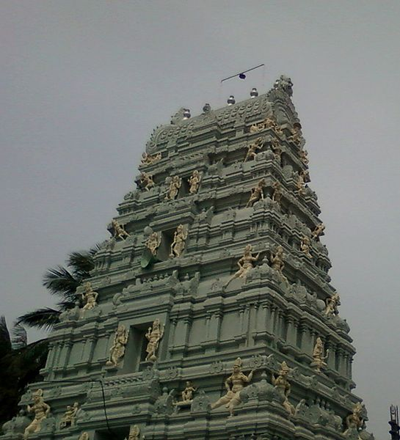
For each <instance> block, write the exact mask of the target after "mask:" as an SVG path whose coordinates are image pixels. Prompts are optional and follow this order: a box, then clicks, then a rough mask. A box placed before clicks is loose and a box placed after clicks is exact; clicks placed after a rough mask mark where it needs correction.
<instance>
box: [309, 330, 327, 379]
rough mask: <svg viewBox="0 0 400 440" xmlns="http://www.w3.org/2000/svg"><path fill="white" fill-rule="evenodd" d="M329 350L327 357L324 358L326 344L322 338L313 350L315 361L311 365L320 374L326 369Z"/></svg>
mask: <svg viewBox="0 0 400 440" xmlns="http://www.w3.org/2000/svg"><path fill="white" fill-rule="evenodd" d="M328 356H329V350H327V351H326V355H325V356H324V343H323V342H322V339H321V338H320V337H318V338H317V340H316V341H315V346H314V350H313V361H312V363H311V367H314V368H315V371H317V372H318V373H320V372H321V369H322V368H326V367H327V364H326V362H325V361H326V359H328Z"/></svg>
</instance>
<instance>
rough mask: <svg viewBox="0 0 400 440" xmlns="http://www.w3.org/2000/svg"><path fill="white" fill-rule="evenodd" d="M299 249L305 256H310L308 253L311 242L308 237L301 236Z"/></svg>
mask: <svg viewBox="0 0 400 440" xmlns="http://www.w3.org/2000/svg"><path fill="white" fill-rule="evenodd" d="M300 249H301V250H302V251H303V253H304V254H305V256H306V257H307V258H310V259H311V258H312V255H311V253H310V249H311V242H310V239H309V238H308V237H307V236H306V235H304V236H303V238H302V239H301V243H300Z"/></svg>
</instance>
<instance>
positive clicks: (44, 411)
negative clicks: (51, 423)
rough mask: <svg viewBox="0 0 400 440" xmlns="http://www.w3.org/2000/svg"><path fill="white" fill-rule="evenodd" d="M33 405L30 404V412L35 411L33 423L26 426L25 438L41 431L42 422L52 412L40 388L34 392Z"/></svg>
mask: <svg viewBox="0 0 400 440" xmlns="http://www.w3.org/2000/svg"><path fill="white" fill-rule="evenodd" d="M32 398H33V405H32V406H30V405H28V407H27V411H28V413H34V419H33V421H32V423H31V424H30V425H29V426H27V427H26V428H25V432H24V439H27V438H28V436H29V435H30V434H34V433H37V432H39V431H40V429H41V427H42V422H43V420H44V419H46V418H47V416H48V414H49V412H50V406H49V405H48V404H47V403H46V402H45V401H44V399H43V390H41V389H39V390H36V391H35V392H34V393H32Z"/></svg>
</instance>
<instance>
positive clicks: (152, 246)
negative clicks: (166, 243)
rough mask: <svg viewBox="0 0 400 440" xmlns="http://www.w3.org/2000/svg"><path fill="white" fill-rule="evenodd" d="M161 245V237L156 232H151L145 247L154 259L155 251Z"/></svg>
mask: <svg viewBox="0 0 400 440" xmlns="http://www.w3.org/2000/svg"><path fill="white" fill-rule="evenodd" d="M160 244H161V235H160V234H159V233H158V232H152V233H151V234H150V236H149V238H148V239H147V241H146V247H147V249H149V251H150V252H151V253H152V255H153V256H154V257H155V256H156V254H157V250H158V248H159V247H160Z"/></svg>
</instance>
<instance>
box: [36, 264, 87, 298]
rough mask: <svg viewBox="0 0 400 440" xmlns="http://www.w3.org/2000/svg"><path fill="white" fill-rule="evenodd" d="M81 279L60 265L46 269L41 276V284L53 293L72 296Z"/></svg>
mask: <svg viewBox="0 0 400 440" xmlns="http://www.w3.org/2000/svg"><path fill="white" fill-rule="evenodd" d="M80 283H81V280H80V279H77V278H75V277H74V276H73V275H72V274H71V272H70V271H69V270H68V269H66V268H65V267H62V266H57V267H56V268H54V269H48V270H47V272H46V273H45V274H44V276H43V286H44V287H46V288H47V289H49V290H50V292H51V293H52V294H53V295H61V296H69V297H71V296H73V295H74V294H75V291H76V289H77V287H78V286H79V285H80Z"/></svg>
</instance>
